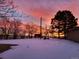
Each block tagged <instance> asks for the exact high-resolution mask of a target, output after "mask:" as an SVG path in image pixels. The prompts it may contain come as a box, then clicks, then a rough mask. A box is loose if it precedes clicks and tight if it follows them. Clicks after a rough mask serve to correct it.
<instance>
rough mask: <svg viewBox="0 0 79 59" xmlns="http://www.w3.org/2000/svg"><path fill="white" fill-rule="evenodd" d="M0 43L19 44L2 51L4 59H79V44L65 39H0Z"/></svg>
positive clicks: (0, 55) (1, 55)
mask: <svg viewBox="0 0 79 59" xmlns="http://www.w3.org/2000/svg"><path fill="white" fill-rule="evenodd" d="M0 44H18V46H12V49H10V50H7V51H5V52H3V53H1V54H0V57H2V59H79V44H78V43H74V42H71V41H67V40H63V39H62V40H59V39H49V40H43V39H21V40H18V39H17V40H0Z"/></svg>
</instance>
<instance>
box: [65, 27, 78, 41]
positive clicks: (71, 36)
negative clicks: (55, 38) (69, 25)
mask: <svg viewBox="0 0 79 59" xmlns="http://www.w3.org/2000/svg"><path fill="white" fill-rule="evenodd" d="M66 38H67V39H69V40H73V41H76V42H79V27H76V28H74V29H73V30H71V31H69V32H68V33H67V35H66Z"/></svg>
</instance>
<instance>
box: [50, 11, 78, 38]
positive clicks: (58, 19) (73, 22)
mask: <svg viewBox="0 0 79 59" xmlns="http://www.w3.org/2000/svg"><path fill="white" fill-rule="evenodd" d="M51 24H53V25H52V29H53V28H54V29H56V28H57V29H58V33H60V32H64V34H65V36H66V33H67V32H68V31H70V30H72V29H73V28H75V27H76V26H77V18H75V16H73V14H72V13H71V11H68V10H64V11H58V12H57V13H56V15H55V17H54V18H53V19H52V22H51ZM59 37H60V34H59Z"/></svg>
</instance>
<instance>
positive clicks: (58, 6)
mask: <svg viewBox="0 0 79 59" xmlns="http://www.w3.org/2000/svg"><path fill="white" fill-rule="evenodd" d="M14 2H15V4H16V5H17V6H18V9H19V10H20V11H22V12H23V13H24V14H25V15H31V16H33V17H35V18H37V19H39V18H40V17H41V16H42V17H43V20H44V22H45V24H47V25H48V24H50V22H51V18H53V17H54V15H55V14H56V12H57V11H58V10H70V11H72V13H73V15H74V16H75V17H76V18H79V0H14ZM29 21H30V19H29ZM26 22H27V21H26ZM78 23H79V21H78Z"/></svg>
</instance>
